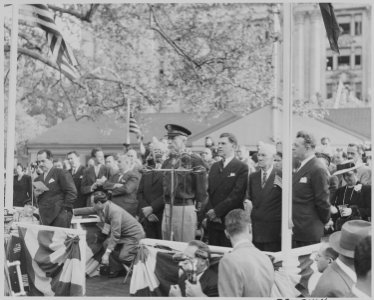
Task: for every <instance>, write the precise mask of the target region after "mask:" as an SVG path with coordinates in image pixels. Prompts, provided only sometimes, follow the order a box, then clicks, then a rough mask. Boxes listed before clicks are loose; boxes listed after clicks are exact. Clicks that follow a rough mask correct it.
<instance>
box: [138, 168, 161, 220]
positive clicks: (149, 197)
mask: <svg viewBox="0 0 374 300" xmlns="http://www.w3.org/2000/svg"><path fill="white" fill-rule="evenodd" d="M162 182H163V174H162V173H161V172H153V171H145V172H143V174H142V178H141V179H140V183H139V188H138V195H137V197H138V201H139V214H140V215H141V218H142V217H144V216H143V214H142V212H141V209H142V208H143V207H146V206H151V207H152V209H153V213H154V214H155V215H156V216H157V218H158V219H159V220H160V221H161V218H162V213H163V211H164V206H165V203H164V198H163V194H164V191H163V184H162Z"/></svg>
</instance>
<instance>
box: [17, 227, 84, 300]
mask: <svg viewBox="0 0 374 300" xmlns="http://www.w3.org/2000/svg"><path fill="white" fill-rule="evenodd" d="M74 232H76V233H74ZM18 233H19V239H17V240H16V242H17V243H18V242H20V246H21V247H20V251H16V252H15V253H19V256H18V258H19V260H20V262H21V271H22V270H25V271H26V275H27V279H28V280H26V282H27V283H28V284H29V288H28V293H27V294H28V295H29V296H83V295H84V289H85V270H84V268H82V262H81V259H82V256H83V255H82V254H83V253H82V251H85V249H81V247H80V241H81V240H84V239H85V236H86V235H85V233H82V231H78V230H72V229H67V228H60V227H50V226H41V225H30V224H26V223H25V224H22V223H19V224H18ZM16 247H18V246H17V245H16ZM84 248H85V247H84ZM14 255H15V254H14V253H13V256H14ZM84 256H85V255H84ZM84 256H83V257H84ZM14 258H15V257H14ZM22 277H23V278H24V277H25V274H23V276H22ZM24 283H25V281H24Z"/></svg>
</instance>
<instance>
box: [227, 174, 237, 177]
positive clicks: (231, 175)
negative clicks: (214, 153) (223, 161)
mask: <svg viewBox="0 0 374 300" xmlns="http://www.w3.org/2000/svg"><path fill="white" fill-rule="evenodd" d="M234 176H236V174H235V173H230V175H229V176H228V177H234Z"/></svg>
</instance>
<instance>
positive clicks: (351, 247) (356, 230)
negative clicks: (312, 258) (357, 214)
mask: <svg viewBox="0 0 374 300" xmlns="http://www.w3.org/2000/svg"><path fill="white" fill-rule="evenodd" d="M370 231H371V223H370V222H367V221H363V220H351V221H348V222H346V223H344V225H343V227H342V230H341V231H337V232H334V233H333V234H331V235H330V238H329V244H330V246H331V247H332V248H333V249H334V250H335V251H336V252H338V253H339V254H341V255H344V256H347V257H350V258H353V257H354V254H355V247H356V245H357V243H358V242H359V241H360V240H361V239H362V238H364V237H366V236H367V235H369V234H370Z"/></svg>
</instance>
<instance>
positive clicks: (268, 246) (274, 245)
mask: <svg viewBox="0 0 374 300" xmlns="http://www.w3.org/2000/svg"><path fill="white" fill-rule="evenodd" d="M253 245H255V247H256V248H257V249H258V250H261V251H267V252H279V251H281V250H282V245H281V241H279V242H269V243H257V242H255V241H253Z"/></svg>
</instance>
